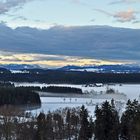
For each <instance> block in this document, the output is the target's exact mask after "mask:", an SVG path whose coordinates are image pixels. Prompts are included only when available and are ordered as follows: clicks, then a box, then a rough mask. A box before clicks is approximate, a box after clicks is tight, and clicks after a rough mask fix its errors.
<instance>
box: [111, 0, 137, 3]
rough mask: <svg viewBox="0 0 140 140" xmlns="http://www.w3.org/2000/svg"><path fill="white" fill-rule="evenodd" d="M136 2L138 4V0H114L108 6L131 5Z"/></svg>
mask: <svg viewBox="0 0 140 140" xmlns="http://www.w3.org/2000/svg"><path fill="white" fill-rule="evenodd" d="M137 2H140V0H116V1H112V2H111V3H110V4H119V3H127V4H131V3H137Z"/></svg>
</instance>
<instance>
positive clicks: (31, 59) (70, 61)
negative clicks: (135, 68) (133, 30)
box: [0, 52, 130, 67]
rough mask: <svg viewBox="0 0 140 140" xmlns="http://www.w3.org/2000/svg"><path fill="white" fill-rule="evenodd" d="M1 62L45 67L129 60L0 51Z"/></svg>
mask: <svg viewBox="0 0 140 140" xmlns="http://www.w3.org/2000/svg"><path fill="white" fill-rule="evenodd" d="M0 54H1V55H0V64H30V65H40V66H43V67H62V66H66V65H77V66H87V65H107V64H111V65H114V64H126V63H127V64H128V63H130V62H129V61H113V60H112V61H109V60H97V59H91V58H83V57H75V56H64V55H45V54H19V53H17V54H13V53H10V52H9V53H5V52H0Z"/></svg>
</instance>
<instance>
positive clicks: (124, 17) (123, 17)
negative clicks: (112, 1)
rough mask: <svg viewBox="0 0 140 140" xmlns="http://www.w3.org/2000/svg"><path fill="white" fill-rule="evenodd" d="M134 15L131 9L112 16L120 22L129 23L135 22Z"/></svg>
mask: <svg viewBox="0 0 140 140" xmlns="http://www.w3.org/2000/svg"><path fill="white" fill-rule="evenodd" d="M136 13H137V12H135V11H134V10H133V9H130V10H127V11H120V12H117V13H115V14H114V18H116V20H117V21H120V22H129V21H135V20H136Z"/></svg>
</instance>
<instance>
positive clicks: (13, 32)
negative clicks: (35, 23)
mask: <svg viewBox="0 0 140 140" xmlns="http://www.w3.org/2000/svg"><path fill="white" fill-rule="evenodd" d="M0 30H1V32H0V36H1V38H0V44H1V45H0V50H1V51H2V50H3V51H5V54H3V55H4V56H7V55H8V56H7V60H8V59H9V57H10V56H11V55H12V57H13V54H16V55H14V60H15V58H16V59H20V61H21V62H23V63H29V62H32V63H39V64H42V63H46V64H47V65H52V64H51V63H53V65H59V64H60V63H61V65H62V62H65V64H66V63H67V64H68V63H69V64H75V63H78V64H79V65H80V64H86V63H87V64H89V59H92V60H93V59H97V60H112V61H115V60H116V61H119V60H120V61H122V60H130V61H131V60H134V61H139V58H140V53H139V52H140V41H139V36H140V30H138V29H127V28H126V29H125V28H124V29H123V28H114V27H110V26H75V27H65V26H56V27H53V28H50V29H48V30H43V29H42V30H38V29H35V28H29V27H19V28H16V29H11V28H9V27H7V26H0ZM7 52H13V54H8V53H7ZM26 53H30V55H28V54H27V55H26ZM17 54H24V55H17ZM35 54H38V55H35ZM40 54H41V55H40ZM43 54H44V55H43ZM130 56H131V57H130ZM5 58H6V57H5ZM81 59H82V61H78V60H81ZM84 59H86V61H85V60H84ZM87 59H88V61H87ZM3 61H4V60H3ZM11 62H12V61H11ZM18 62H19V60H18ZM90 63H91V61H90Z"/></svg>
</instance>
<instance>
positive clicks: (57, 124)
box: [0, 100, 140, 140]
mask: <svg viewBox="0 0 140 140" xmlns="http://www.w3.org/2000/svg"><path fill="white" fill-rule="evenodd" d="M16 112H18V116H17V115H16ZM19 112H20V111H19V110H15V108H14V109H12V108H10V109H9V110H8V107H5V108H4V109H3V110H2V108H0V114H2V117H0V122H1V123H0V138H1V139H2V140H91V139H94V140H140V133H139V132H140V104H139V103H138V101H136V100H134V101H130V100H129V101H128V102H127V104H126V109H125V111H124V112H123V114H122V115H121V116H119V114H118V112H117V110H116V108H115V103H114V101H113V100H112V101H111V103H110V102H108V101H105V102H104V103H102V105H100V106H98V105H97V106H96V109H95V118H94V119H93V118H92V117H91V116H90V115H89V112H88V110H87V109H86V108H85V107H84V106H82V107H81V108H79V107H77V108H64V109H58V110H56V111H53V112H48V113H47V114H45V113H43V112H42V113H40V114H38V115H36V116H35V115H32V114H30V113H26V114H24V115H23V114H22V113H21V114H22V115H21V114H19ZM10 113H11V114H10Z"/></svg>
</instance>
